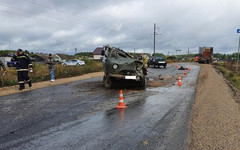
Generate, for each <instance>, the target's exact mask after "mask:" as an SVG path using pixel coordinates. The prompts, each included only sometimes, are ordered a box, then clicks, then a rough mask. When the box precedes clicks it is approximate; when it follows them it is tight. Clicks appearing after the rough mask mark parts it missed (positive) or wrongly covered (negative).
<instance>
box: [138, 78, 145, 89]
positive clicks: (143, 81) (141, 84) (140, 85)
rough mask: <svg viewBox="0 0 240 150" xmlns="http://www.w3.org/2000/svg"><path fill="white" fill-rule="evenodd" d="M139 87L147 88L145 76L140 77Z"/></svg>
mask: <svg viewBox="0 0 240 150" xmlns="http://www.w3.org/2000/svg"><path fill="white" fill-rule="evenodd" d="M139 87H140V88H145V77H144V76H143V77H141V78H140V81H139Z"/></svg>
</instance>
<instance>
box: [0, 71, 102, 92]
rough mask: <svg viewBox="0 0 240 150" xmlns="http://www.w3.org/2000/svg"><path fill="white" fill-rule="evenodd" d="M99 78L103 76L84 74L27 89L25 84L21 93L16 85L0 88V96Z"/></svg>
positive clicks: (96, 73)
mask: <svg viewBox="0 0 240 150" xmlns="http://www.w3.org/2000/svg"><path fill="white" fill-rule="evenodd" d="M100 76H103V72H95V73H89V74H85V75H82V76H76V77H71V78H62V79H56V81H55V82H50V81H43V82H37V83H33V86H32V87H31V88H29V87H28V86H27V84H26V85H25V88H26V89H25V90H22V91H19V90H18V85H15V86H9V87H3V88H0V96H4V95H10V94H15V93H20V92H25V91H30V90H35V89H40V88H44V87H48V86H55V85H60V84H65V83H70V82H74V81H78V80H84V79H90V78H95V77H100Z"/></svg>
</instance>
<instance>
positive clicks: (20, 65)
mask: <svg viewBox="0 0 240 150" xmlns="http://www.w3.org/2000/svg"><path fill="white" fill-rule="evenodd" d="M12 60H13V61H16V70H17V73H18V83H19V90H22V89H25V85H24V80H25V81H27V82H28V86H29V87H31V86H32V82H31V80H30V77H29V76H28V70H30V72H32V63H31V60H30V58H29V56H28V55H26V54H24V53H23V51H22V49H18V50H17V53H16V54H15V55H14V56H13V58H12Z"/></svg>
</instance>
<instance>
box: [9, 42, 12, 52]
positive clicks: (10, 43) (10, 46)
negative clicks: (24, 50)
mask: <svg viewBox="0 0 240 150" xmlns="http://www.w3.org/2000/svg"><path fill="white" fill-rule="evenodd" d="M9 48H10V49H9V50H12V46H11V41H10V40H9Z"/></svg>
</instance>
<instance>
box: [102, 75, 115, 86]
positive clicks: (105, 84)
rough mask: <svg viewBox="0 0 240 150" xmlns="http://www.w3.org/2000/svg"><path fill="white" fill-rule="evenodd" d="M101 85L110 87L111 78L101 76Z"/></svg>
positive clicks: (111, 84) (111, 83)
mask: <svg viewBox="0 0 240 150" xmlns="http://www.w3.org/2000/svg"><path fill="white" fill-rule="evenodd" d="M103 85H104V87H105V88H108V89H110V88H112V87H113V78H111V77H109V76H105V75H104V76H103Z"/></svg>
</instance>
